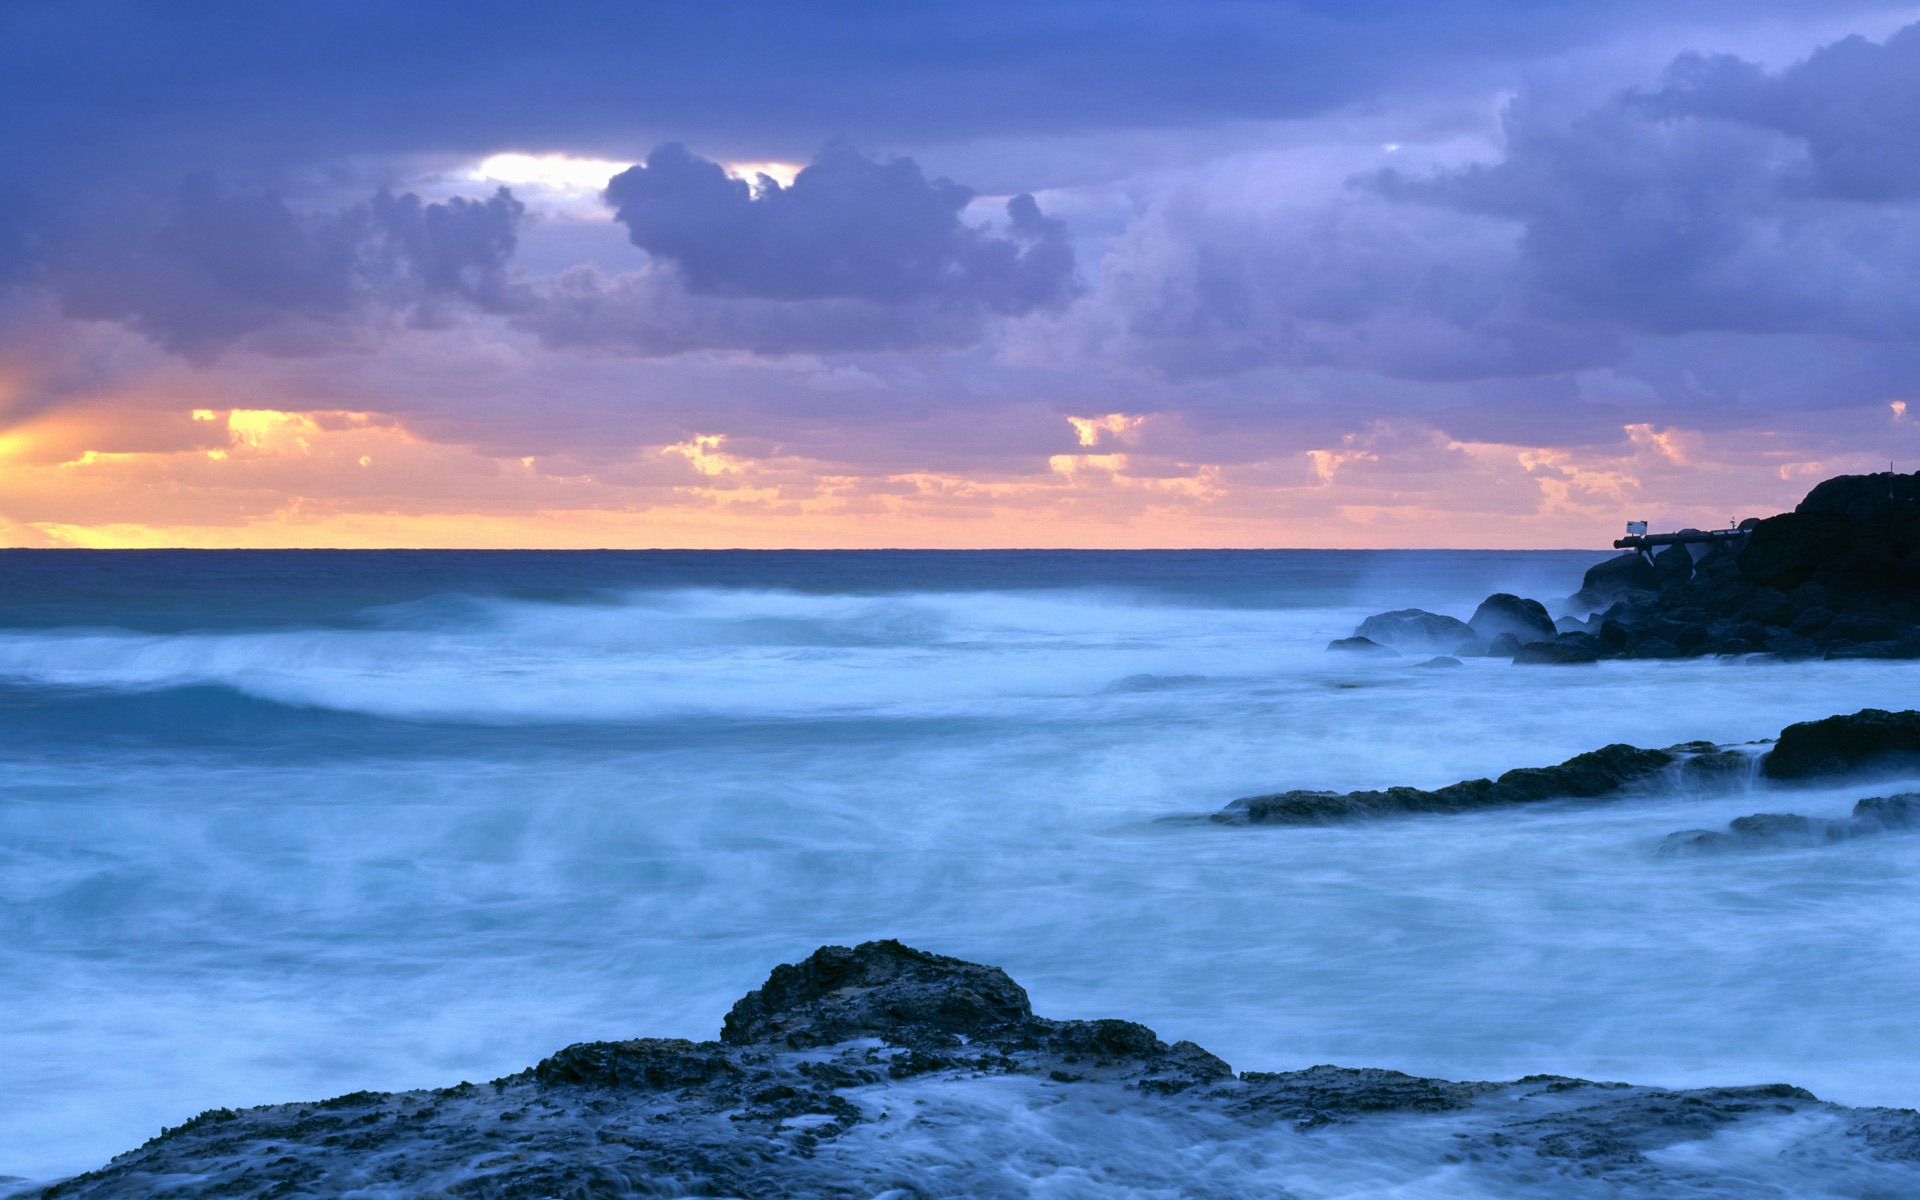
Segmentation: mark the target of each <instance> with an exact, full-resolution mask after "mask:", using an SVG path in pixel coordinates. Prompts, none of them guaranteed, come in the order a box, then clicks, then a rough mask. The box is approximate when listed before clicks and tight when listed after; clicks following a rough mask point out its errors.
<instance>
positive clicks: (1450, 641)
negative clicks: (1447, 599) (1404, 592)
mask: <svg viewBox="0 0 1920 1200" xmlns="http://www.w3.org/2000/svg"><path fill="white" fill-rule="evenodd" d="M1354 634H1355V636H1357V637H1363V638H1367V639H1368V640H1370V641H1374V642H1378V643H1380V644H1381V645H1382V646H1391V647H1393V648H1394V649H1395V650H1398V651H1400V652H1401V653H1402V654H1450V653H1452V652H1453V651H1455V650H1458V649H1460V648H1461V647H1462V646H1464V645H1466V644H1467V643H1469V642H1471V641H1473V629H1472V628H1471V627H1470V626H1468V624H1467V623H1466V622H1465V621H1462V620H1460V619H1459V618H1457V617H1446V616H1442V615H1440V614H1439V613H1430V612H1427V611H1426V610H1425V609H1419V608H1402V609H1399V610H1397V611H1395V612H1385V613H1376V614H1375V615H1373V616H1371V617H1368V618H1367V619H1366V620H1364V621H1362V622H1360V628H1358V629H1356V630H1354Z"/></svg>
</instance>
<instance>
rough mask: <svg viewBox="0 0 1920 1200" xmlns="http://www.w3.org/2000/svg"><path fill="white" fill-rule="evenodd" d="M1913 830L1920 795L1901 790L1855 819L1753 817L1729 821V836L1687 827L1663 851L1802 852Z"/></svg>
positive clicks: (1919, 825)
mask: <svg viewBox="0 0 1920 1200" xmlns="http://www.w3.org/2000/svg"><path fill="white" fill-rule="evenodd" d="M1913 829H1920V792H1902V793H1901V794H1900V795H1898V796H1873V797H1870V798H1868V799H1866V800H1862V801H1860V802H1859V803H1858V804H1856V805H1854V806H1853V815H1852V816H1850V817H1841V818H1839V819H1831V818H1823V817H1803V816H1800V815H1799V814H1798V813H1755V814H1754V815H1753V816H1750V817H1740V818H1738V819H1737V820H1734V821H1733V822H1731V823H1729V824H1728V826H1727V831H1726V832H1725V833H1717V832H1715V831H1713V830H1709V829H1683V830H1681V831H1680V832H1679V833H1671V834H1668V835H1667V839H1666V840H1665V841H1664V842H1662V843H1660V853H1661V854H1663V855H1667V856H1676V855H1684V854H1724V853H1728V852H1731V851H1739V850H1786V849H1804V848H1809V847H1816V846H1830V845H1833V844H1834V843H1835V842H1846V841H1852V840H1853V839H1855V838H1863V837H1873V836H1875V835H1877V834H1882V833H1895V832H1904V831H1907V830H1913Z"/></svg>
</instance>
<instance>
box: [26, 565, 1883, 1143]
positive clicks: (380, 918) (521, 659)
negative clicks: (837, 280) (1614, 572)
mask: <svg viewBox="0 0 1920 1200" xmlns="http://www.w3.org/2000/svg"><path fill="white" fill-rule="evenodd" d="M1600 557H1601V555H1599V554H1593V553H1575V552H1554V553H1497V552H1464V551H1462V552H1333V551H1326V552H1320V551H1312V552H1310V551H1274V552H1239V551H1220V552H1164V553H1163V552H1137V553H1100V552H1085V553H1066V552H1004V553H985V552H982V553H934V552H848V553H835V552H817V553H798V552H796V553H758V552H710V553H692V552H689V553H669V552H657V553H629V552H617V553H616V552H606V553H532V552H528V553H460V552H401V551H395V552H379V553H365V552H354V553H348V552H340V553H333V552H271V553H269V552H259V553H254V552H220V553H198V552H150V553H149V552H120V553H86V552H50V551H9V552H0V752H3V753H4V756H5V757H4V762H5V784H4V787H3V788H0V988H4V992H5V995H6V996H7V997H8V999H7V1003H6V1007H5V1013H6V1017H7V1019H6V1020H5V1021H4V1022H0V1061H4V1062H6V1063H7V1064H8V1065H9V1070H8V1071H7V1072H5V1073H3V1074H0V1175H4V1174H13V1175H18V1176H26V1177H30V1178H46V1177H50V1176H55V1175H59V1174H63V1173H67V1172H71V1171H75V1170H80V1169H84V1168H86V1167H88V1166H91V1165H95V1164H97V1163H99V1162H100V1161H103V1160H104V1159H105V1158H106V1157H108V1156H109V1155H111V1154H113V1153H115V1152H117V1151H119V1150H122V1149H126V1148H128V1147H130V1146H133V1145H135V1144H137V1143H139V1142H140V1141H142V1140H144V1139H145V1138H146V1137H149V1136H151V1135H152V1134H153V1133H155V1132H157V1130H158V1128H159V1127H160V1126H161V1125H162V1124H175V1123H178V1122H179V1121H180V1120H182V1119H183V1118H185V1117H187V1116H189V1115H191V1114H193V1113H195V1112H198V1111H200V1110H201V1109H204V1108H207V1107H210V1106H215V1105H228V1106H237V1105H242V1104H251V1103H264V1102H269V1101H279V1100H287V1099H300V1098H313V1097H320V1096H326V1095H333V1094H337V1093H340V1092H345V1091H349V1090H354V1089H359V1088H375V1089H392V1088H403V1087H414V1086H425V1085H438V1084H445V1083H452V1082H456V1081H458V1080H460V1079H474V1080H479V1079H485V1078H491V1077H493V1076H496V1075H500V1074H503V1073H506V1072H509V1071H513V1070H517V1069H519V1068H521V1067H524V1066H526V1065H528V1064H530V1063H532V1062H533V1061H535V1060H536V1059H538V1058H539V1057H541V1056H542V1055H544V1054H546V1053H548V1052H550V1051H552V1050H553V1049H555V1048H557V1047H559V1046H561V1045H563V1044H566V1043H568V1042H572V1041H578V1040H583V1039H590V1038H615V1037H630V1036H639V1035H648V1034H652V1035H681V1036H690V1037H710V1036H712V1035H713V1032H714V1031H715V1030H716V1029H717V1027H718V1024H719V1019H720V1016H721V1014H722V1013H723V1012H724V1011H725V1009H726V1008H727V1006H728V1005H729V1004H730V1003H731V1002H732V1001H733V1000H734V999H735V998H737V997H738V996H739V995H740V994H742V993H743V992H745V991H747V990H748V989H749V988H751V987H753V986H755V985H756V984H757V983H758V982H759V981H760V980H761V979H762V978H764V976H765V974H766V972H767V970H768V969H769V968H770V967H771V966H772V965H773V964H775V963H778V962H783V961H792V960H793V959H795V958H797V957H799V956H801V955H803V954H805V953H806V952H808V951H809V950H811V949H812V948H813V947H814V946H816V945H819V944H821V943H824V942H854V941H859V940H864V939H868V938H873V937H889V936H890V937H898V938H900V939H902V940H904V941H907V942H909V943H911V944H915V945H919V946H922V947H924V948H927V949H932V950H938V951H941V952H945V953H951V954H957V955H961V956H963V957H968V958H972V959H976V960H980V961H986V962H993V963H997V964H1000V965H1002V966H1005V967H1006V968H1007V969H1008V970H1009V971H1010V972H1012V973H1013V974H1014V976H1015V977H1016V978H1017V979H1019V980H1020V981H1021V982H1023V983H1024V984H1026V985H1027V987H1028V988H1029V990H1030V991H1031V992H1032V993H1033V996H1034V1000H1035V1004H1036V1007H1037V1008H1038V1009H1039V1010H1040V1011H1041V1012H1044V1013H1047V1014H1049V1015H1053V1016H1061V1017H1070V1016H1124V1017H1128V1018H1130V1019H1135V1020H1140V1021H1144V1022H1146V1023H1148V1024H1150V1025H1152V1026H1154V1027H1155V1028H1156V1029H1158V1030H1159V1031H1160V1032H1161V1033H1162V1034H1163V1036H1166V1037H1169V1038H1176V1037H1184V1038H1191V1039H1193V1040H1195V1041H1197V1042H1199V1043H1201V1044H1202V1045H1205V1046H1207V1047H1208V1048H1210V1049H1212V1050H1214V1051H1215V1052H1217V1053H1219V1054H1221V1055H1222V1056H1223V1057H1225V1058H1227V1059H1228V1061H1230V1062H1232V1063H1233V1064H1234V1065H1235V1066H1236V1067H1239V1068H1243V1069H1268V1070H1273V1069H1285V1068H1289V1067H1297V1066H1304V1065H1309V1064H1313V1063H1320V1062H1336V1063H1343V1064H1348V1065H1376V1066H1391V1067H1396V1068H1400V1069H1404V1070H1410V1071H1416V1072H1420V1073H1423V1074H1435V1075H1443V1076H1448V1077H1453V1078H1509V1077H1514V1076H1518V1075H1522V1074H1527V1073H1531V1072H1559V1073H1565V1074H1575V1075H1583V1076H1587V1077H1599V1078H1629V1079H1632V1080H1635V1081H1637V1082H1644V1083H1657V1084H1687V1085H1692V1084H1705V1083H1737V1082H1757V1081H1770V1080H1776V1079H1780V1080H1788V1081H1791V1082H1795V1083H1799V1084H1802V1085H1804V1086H1808V1087H1811V1088H1813V1089H1814V1090H1815V1091H1817V1092H1819V1093H1820V1094H1821V1095H1823V1096H1825V1097H1827V1098H1829V1099H1835V1100H1840V1101H1843V1102H1848V1103H1885V1104H1901V1105H1911V1104H1913V1103H1915V1102H1916V1100H1920V1053H1916V1051H1920V1032H1916V1026H1915V1023H1914V1022H1913V1021H1912V1020H1911V1013H1912V1011H1913V1008H1914V1004H1915V1002H1916V1000H1920V950H1916V949H1915V948H1914V946H1913V945H1912V942H1911V939H1910V938H1907V937H1905V936H1904V934H1903V930H1904V929H1906V928H1909V927H1910V926H1911V924H1912V923H1913V922H1914V920H1915V919H1916V918H1917V917H1920V856H1916V854H1915V849H1916V846H1915V843H1914V841H1913V840H1909V839H1905V838H1900V837H1887V838H1882V839H1870V840H1862V841H1859V842H1853V843H1847V844H1844V845H1840V846H1835V847H1829V848H1826V849H1822V850H1818V851H1793V852H1780V853H1773V854H1760V855H1749V856H1729V857H1727V858H1721V859H1692V860H1674V859H1663V858H1660V857H1658V856H1657V855H1655V853H1654V847H1655V846H1656V845H1657V844H1658V842H1659V841H1660V840H1661V838H1662V837H1664V836H1665V835H1666V834H1667V833H1669V832H1672V831H1674V830H1677V829H1683V828H1689V827H1697V826H1709V827H1712V826H1718V825H1721V824H1723V823H1724V822H1725V821H1726V820H1728V819H1729V818H1731V817H1735V816H1739V815H1743V814H1745V813H1748V812H1752V811H1756V810H1757V809H1762V808H1770V809H1772V810H1775V811H1779V810H1783V809H1791V810H1793V811H1799V812H1807V813H1811V814H1816V815H1822V814H1827V815H1837V814H1839V813H1841V812H1844V811H1845V810H1846V809H1848V808H1850V807H1851V805H1852V802H1853V800H1854V799H1856V798H1858V796H1859V795H1862V794H1866V793H1865V792H1862V791H1861V790H1860V789H1858V788H1855V789H1846V788H1835V789H1811V790H1807V791H1802V792H1795V793H1792V794H1791V795H1789V796H1769V797H1766V798H1764V800H1763V799H1761V798H1757V797H1755V796H1752V795H1735V796H1719V797H1711V798H1702V797H1698V796H1685V795H1670V796H1652V797H1646V798H1643V799H1635V800H1631V801H1619V802H1615V803H1610V804H1603V805H1599V804H1584V805H1582V804H1564V805H1543V806H1539V807H1537V808H1533V809H1528V810H1524V811H1519V812H1508V813H1497V814H1484V815H1476V816H1461V817H1449V818H1435V819H1413V820H1406V821H1393V822H1379V823H1374V824H1369V825H1363V826H1351V827H1336V828H1326V829H1285V830H1278V829H1274V830H1269V829H1254V830H1247V829H1240V830H1226V829H1220V828H1214V827H1207V826H1190V825H1175V824H1167V823H1161V822H1157V821H1156V818H1158V817H1161V816H1165V815H1169V814H1178V813H1198V812H1207V811H1211V810H1213V809H1216V808H1218V807H1220V806H1221V805H1222V804H1223V803H1225V802H1226V801H1228V800H1230V799H1232V798H1234V797H1236V796H1240V795H1245V794H1248V793H1252V792H1259V791H1271V790H1275V789H1277V788H1282V787H1334V788H1350V787H1370V786H1382V785H1388V784H1399V783H1406V784H1415V785H1423V786H1433V785H1438V784H1442V783H1446V782H1450V781H1452V780H1455V779H1459V778H1464V777H1471V776H1476V775H1484V774H1490V773H1497V772H1499V771H1502V770H1505V769H1507V768H1510V767H1514V766H1522V765H1534V764H1542V763H1548V762H1555V761H1559V760H1561V759H1564V758H1566V757H1568V756H1570V755H1572V754H1574V753H1577V752H1579V751H1582V750H1587V749H1591V748H1593V747H1595V746H1597V745H1601V744H1604V743H1607V742H1613V741H1630V742H1635V743H1638V744H1641V745H1665V744H1669V743H1671V742H1675V741H1679V740H1683V739H1691V738H1708V739H1714V740H1720V741H1739V740H1746V739H1752V738H1757V737H1765V736H1771V735H1772V734H1774V733H1776V732H1777V731H1778V730H1779V729H1780V728H1781V726H1782V725H1784V724H1786V723H1789V722H1791V721H1794V720H1800V719H1805V718H1809V717H1816V716H1824V715H1827V714H1828V713H1832V712H1841V711H1852V710H1854V709H1857V708H1860V707H1865V706H1869V705H1875V706H1881V707H1896V708H1899V707H1911V706H1913V704H1914V701H1915V696H1916V691H1917V689H1916V687H1915V684H1916V683H1917V682H1920V666H1916V665H1915V664H1911V663H1879V662H1854V663H1802V664H1779V663H1760V662H1737V661H1713V660H1707V661H1687V662H1614V663H1605V664H1601V665H1600V666H1599V667H1597V668H1583V669H1527V668H1516V667H1513V666H1510V665H1509V664H1507V663H1504V662H1499V661H1495V660H1475V661H1470V662H1468V663H1467V664H1466V665H1465V666H1463V667H1461V668H1459V669H1456V670H1449V671H1438V670H1422V669H1419V668H1417V667H1415V666H1414V665H1413V663H1412V661H1411V660H1387V661H1384V662H1383V661H1379V660H1355V659H1351V658H1345V657H1341V656H1335V655H1328V654H1326V653H1325V652H1324V650H1323V649H1322V647H1323V646H1324V645H1325V643H1326V642H1327V640H1328V639H1329V638H1332V637H1337V636H1344V635H1345V634H1347V633H1349V632H1351V630H1352V628H1353V626H1354V625H1355V624H1356V623H1357V621H1358V620H1359V619H1360V618H1361V617H1363V616H1365V615H1366V614H1368V613H1370V612H1374V611H1379V610H1381V609H1386V608H1393V607H1400V606H1403V605H1408V604H1418V605H1420V606H1422V607H1427V608H1432V609H1436V610H1438V611H1446V612H1452V613H1454V614H1455V615H1458V616H1463V617H1464V616H1465V615H1467V613H1468V612H1470V611H1471V609H1472V607H1473V605H1474V604H1475V603H1476V602H1477V601H1478V600H1479V599H1480V598H1481V597H1483V596H1484V595H1486V594H1487V593H1488V592H1491V591H1494V590H1512V591H1519V592H1521V593H1523V594H1528V595H1534V596H1538V597H1540V598H1542V599H1544V600H1548V601H1549V602H1551V601H1552V600H1553V599H1554V598H1556V597H1559V596H1564V595H1565V594H1567V593H1568V592H1570V591H1572V590H1573V589H1574V587H1575V586H1577V583H1578V579H1579V575H1580V573H1581V571H1582V570H1583V569H1584V568H1585V567H1586V566H1587V565H1589V564H1591V563H1592V562H1594V561H1597V560H1598V558H1600ZM1898 786H1900V785H1899V783H1898V782H1897V781H1896V782H1895V783H1894V784H1891V785H1888V787H1885V788H1878V789H1876V790H1882V791H1884V790H1890V789H1891V788H1897V787H1898Z"/></svg>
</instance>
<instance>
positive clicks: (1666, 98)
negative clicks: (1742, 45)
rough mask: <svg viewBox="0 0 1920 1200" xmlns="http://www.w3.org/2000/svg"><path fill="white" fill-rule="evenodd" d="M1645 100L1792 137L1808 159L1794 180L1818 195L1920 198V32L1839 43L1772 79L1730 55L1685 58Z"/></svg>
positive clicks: (1667, 109)
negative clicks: (1800, 173)
mask: <svg viewBox="0 0 1920 1200" xmlns="http://www.w3.org/2000/svg"><path fill="white" fill-rule="evenodd" d="M1646 102H1647V104H1648V106H1649V107H1650V108H1651V109H1652V110H1653V111H1655V112H1658V113H1661V114H1665V115H1671V116H1675V117H1712V118H1718V119H1720V120H1724V121H1733V122H1740V123H1743V124H1746V125H1750V126H1753V127H1756V128H1759V129H1767V130H1773V131H1776V132H1779V133H1783V134H1787V135H1789V136H1791V137H1793V138H1795V139H1797V140H1798V141H1799V143H1800V145H1801V146H1802V147H1803V148H1804V152H1805V155H1806V159H1805V164H1804V165H1805V175H1804V176H1803V177H1802V178H1800V179H1799V180H1797V181H1796V182H1801V183H1803V184H1804V185H1805V186H1806V187H1807V188H1808V189H1809V190H1811V191H1814V192H1816V193H1818V194H1820V195H1824V196H1829V197H1835V198H1841V199H1848V200H1860V201H1868V202H1880V201H1890V200H1913V199H1915V198H1920V136H1916V128H1917V127H1920V25H1910V26H1908V27H1906V28H1905V29H1901V30H1899V31H1897V32H1895V33H1894V34H1893V35H1892V36H1890V37H1888V38H1887V39H1886V41H1884V42H1878V43H1876V42H1872V41H1869V40H1868V39H1866V38H1864V37H1859V36H1857V35H1856V36H1854V37H1849V38H1845V39H1843V40H1841V41H1839V42H1835V43H1833V44H1832V45H1829V46H1823V47H1821V48H1820V49H1819V50H1816V51H1815V52H1814V53H1813V54H1812V55H1810V56H1808V58H1807V59H1806V60H1805V61H1803V62H1799V63H1796V64H1794V65H1793V66H1791V67H1789V68H1787V69H1786V70H1784V71H1780V72H1777V73H1769V72H1767V71H1765V70H1763V69H1761V68H1760V67H1759V66H1757V65H1755V64H1753V63H1749V62H1743V61H1742V60H1740V59H1739V58H1736V57H1734V56H1732V55H1724V54H1723V55H1699V54H1693V55H1687V56H1684V57H1683V58H1681V59H1680V60H1679V61H1678V62H1676V63H1675V64H1674V66H1673V68H1672V69H1671V70H1670V71H1669V73H1668V81H1667V83H1666V86H1664V87H1663V88H1661V89H1660V90H1658V91H1657V92H1655V93H1653V94H1652V95H1651V96H1649V97H1647V101H1646Z"/></svg>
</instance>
